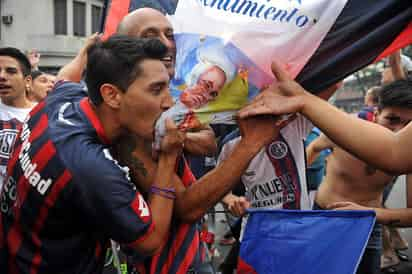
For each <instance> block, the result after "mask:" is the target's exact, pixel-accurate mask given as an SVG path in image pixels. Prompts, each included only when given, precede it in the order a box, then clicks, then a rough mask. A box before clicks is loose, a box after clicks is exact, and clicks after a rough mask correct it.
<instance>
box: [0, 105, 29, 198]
mask: <svg viewBox="0 0 412 274" xmlns="http://www.w3.org/2000/svg"><path fill="white" fill-rule="evenodd" d="M31 109H32V108H15V107H11V106H7V105H5V104H3V103H2V102H1V101H0V190H1V187H2V186H3V179H4V176H5V175H6V167H7V162H8V161H9V158H10V155H11V153H12V149H13V145H14V141H15V140H16V137H17V133H18V132H19V130H20V127H21V125H22V124H23V122H24V120H25V119H26V117H27V115H28V114H29V112H30V110H31Z"/></svg>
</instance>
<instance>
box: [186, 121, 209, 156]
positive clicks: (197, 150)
mask: <svg viewBox="0 0 412 274" xmlns="http://www.w3.org/2000/svg"><path fill="white" fill-rule="evenodd" d="M185 150H186V151H187V152H189V153H190V154H193V155H200V156H213V155H215V154H216V152H217V144H216V138H215V133H214V132H213V130H212V128H211V127H210V126H205V127H204V128H202V129H200V130H199V131H197V132H188V133H186V140H185Z"/></svg>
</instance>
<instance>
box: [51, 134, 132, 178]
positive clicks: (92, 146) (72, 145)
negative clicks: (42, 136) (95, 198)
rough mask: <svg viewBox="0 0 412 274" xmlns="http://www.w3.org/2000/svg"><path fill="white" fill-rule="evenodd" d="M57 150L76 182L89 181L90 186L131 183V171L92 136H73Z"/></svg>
mask: <svg viewBox="0 0 412 274" xmlns="http://www.w3.org/2000/svg"><path fill="white" fill-rule="evenodd" d="M57 149H58V151H59V157H60V158H61V159H62V161H63V162H64V163H65V166H66V167H67V169H68V170H70V171H71V173H72V174H73V177H74V178H75V179H76V181H79V182H82V181H87V182H88V183H89V185H94V184H99V185H102V184H104V183H105V182H111V181H113V180H116V181H130V177H129V169H128V168H127V167H122V166H120V165H119V163H118V162H117V161H116V160H115V159H114V158H113V157H112V155H111V152H110V150H109V147H108V146H106V145H103V144H101V143H99V142H97V140H95V139H94V138H92V137H90V136H87V135H86V136H82V135H81V134H79V135H75V136H72V137H71V138H69V140H66V141H64V140H63V141H61V142H59V143H58V144H57Z"/></svg>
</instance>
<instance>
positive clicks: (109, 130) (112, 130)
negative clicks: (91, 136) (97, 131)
mask: <svg viewBox="0 0 412 274" xmlns="http://www.w3.org/2000/svg"><path fill="white" fill-rule="evenodd" d="M90 105H91V106H92V109H93V111H94V112H95V113H96V115H97V117H98V118H99V120H100V122H101V124H102V126H103V130H104V133H105V135H106V137H107V138H108V139H109V140H110V141H111V142H112V141H113V140H115V139H117V138H118V137H119V136H121V135H122V134H123V132H124V130H123V129H122V128H121V127H120V123H119V121H117V119H116V115H115V114H114V113H113V111H111V110H110V109H108V108H106V107H105V106H103V105H102V106H99V107H96V106H94V105H93V104H92V103H90Z"/></svg>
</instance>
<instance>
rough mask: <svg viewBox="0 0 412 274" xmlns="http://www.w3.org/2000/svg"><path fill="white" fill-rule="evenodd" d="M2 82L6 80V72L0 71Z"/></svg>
mask: <svg viewBox="0 0 412 274" xmlns="http://www.w3.org/2000/svg"><path fill="white" fill-rule="evenodd" d="M0 80H1V81H4V80H6V72H5V71H4V70H0Z"/></svg>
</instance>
